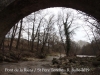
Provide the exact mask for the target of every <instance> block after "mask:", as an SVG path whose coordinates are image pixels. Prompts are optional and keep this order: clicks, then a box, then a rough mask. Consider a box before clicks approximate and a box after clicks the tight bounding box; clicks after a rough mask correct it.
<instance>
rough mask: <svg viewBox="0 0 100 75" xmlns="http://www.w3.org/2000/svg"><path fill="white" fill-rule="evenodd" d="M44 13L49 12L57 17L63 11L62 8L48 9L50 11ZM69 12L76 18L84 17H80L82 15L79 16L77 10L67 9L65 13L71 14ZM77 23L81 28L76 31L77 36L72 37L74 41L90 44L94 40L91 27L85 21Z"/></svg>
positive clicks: (81, 20)
mask: <svg viewBox="0 0 100 75" xmlns="http://www.w3.org/2000/svg"><path fill="white" fill-rule="evenodd" d="M43 11H44V12H43V13H46V12H47V11H48V12H50V13H51V14H52V13H53V14H55V15H57V14H58V13H59V12H60V11H61V9H60V8H48V9H45V10H43ZM69 11H71V12H72V13H73V14H74V15H75V17H78V16H82V17H84V16H83V15H80V14H79V15H78V14H77V11H76V10H75V9H71V8H66V9H65V13H66V12H69ZM75 22H76V24H77V25H78V26H79V28H78V29H76V31H75V34H74V35H73V37H72V40H74V41H79V40H83V41H87V42H90V41H91V40H90V39H92V38H93V36H92V35H91V34H92V33H91V31H90V29H89V27H87V26H86V23H85V22H84V20H83V19H76V21H75ZM83 27H84V28H83ZM86 32H88V35H89V37H88V36H87V33H86ZM89 38H90V39H89Z"/></svg>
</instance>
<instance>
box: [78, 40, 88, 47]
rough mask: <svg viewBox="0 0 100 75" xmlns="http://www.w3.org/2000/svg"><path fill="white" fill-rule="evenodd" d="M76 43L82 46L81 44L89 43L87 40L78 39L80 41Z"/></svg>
mask: <svg viewBox="0 0 100 75" xmlns="http://www.w3.org/2000/svg"><path fill="white" fill-rule="evenodd" d="M77 44H78V45H79V46H80V47H81V48H82V47H83V46H85V45H87V44H89V42H86V41H83V40H80V41H78V42H77Z"/></svg>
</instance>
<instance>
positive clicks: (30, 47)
mask: <svg viewBox="0 0 100 75" xmlns="http://www.w3.org/2000/svg"><path fill="white" fill-rule="evenodd" d="M67 11H68V10H67ZM64 12H65V11H64V9H62V11H61V12H59V14H58V15H54V14H49V12H48V13H44V12H42V11H37V12H34V13H32V14H31V15H29V16H27V17H25V18H23V19H21V20H20V21H19V22H18V23H16V24H15V26H13V27H12V29H11V30H10V31H9V32H8V34H7V35H6V36H5V38H4V39H3V40H2V43H1V44H0V49H1V50H0V53H1V55H0V61H18V60H22V59H23V58H25V57H37V58H45V57H46V56H47V55H48V54H52V53H55V52H58V53H60V54H61V53H65V54H66V56H74V55H76V54H92V55H97V54H100V48H99V47H100V40H99V35H100V33H99V31H100V27H99V25H98V23H97V22H96V21H90V17H87V16H86V17H85V19H84V20H85V22H86V23H89V24H91V26H90V25H89V26H88V27H90V30H91V32H92V35H93V36H94V39H92V40H91V42H90V43H89V44H88V45H85V46H83V47H82V48H80V47H79V45H78V44H77V43H76V42H74V41H73V40H72V36H74V35H73V34H74V33H75V30H76V28H78V26H77V25H76V24H75V20H76V19H75V18H76V17H75V15H73V14H71V12H68V13H64ZM78 14H79V13H78ZM57 16H58V17H57ZM77 18H78V17H77ZM82 18H83V17H82ZM92 27H93V28H92ZM94 28H95V29H94ZM86 33H87V35H88V36H89V34H88V32H86Z"/></svg>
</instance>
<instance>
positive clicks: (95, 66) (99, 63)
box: [52, 57, 100, 75]
mask: <svg viewBox="0 0 100 75" xmlns="http://www.w3.org/2000/svg"><path fill="white" fill-rule="evenodd" d="M52 64H53V66H54V67H58V68H62V69H64V70H66V71H65V72H61V75H100V73H99V72H100V57H96V58H95V57H83V58H80V57H62V58H60V59H56V58H53V60H52Z"/></svg>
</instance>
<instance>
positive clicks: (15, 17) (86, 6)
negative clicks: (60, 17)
mask: <svg viewBox="0 0 100 75" xmlns="http://www.w3.org/2000/svg"><path fill="white" fill-rule="evenodd" d="M49 7H67V8H73V9H76V10H80V11H83V12H85V13H87V14H88V15H90V16H91V17H93V18H95V19H96V20H97V21H98V22H99V21H100V0H0V43H1V41H2V39H3V38H4V36H5V35H6V34H7V32H8V31H9V30H10V29H11V27H12V26H14V25H15V24H16V23H17V22H18V21H19V20H20V19H22V18H24V17H25V16H27V15H29V14H31V13H32V12H35V11H38V10H40V9H45V8H49Z"/></svg>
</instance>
